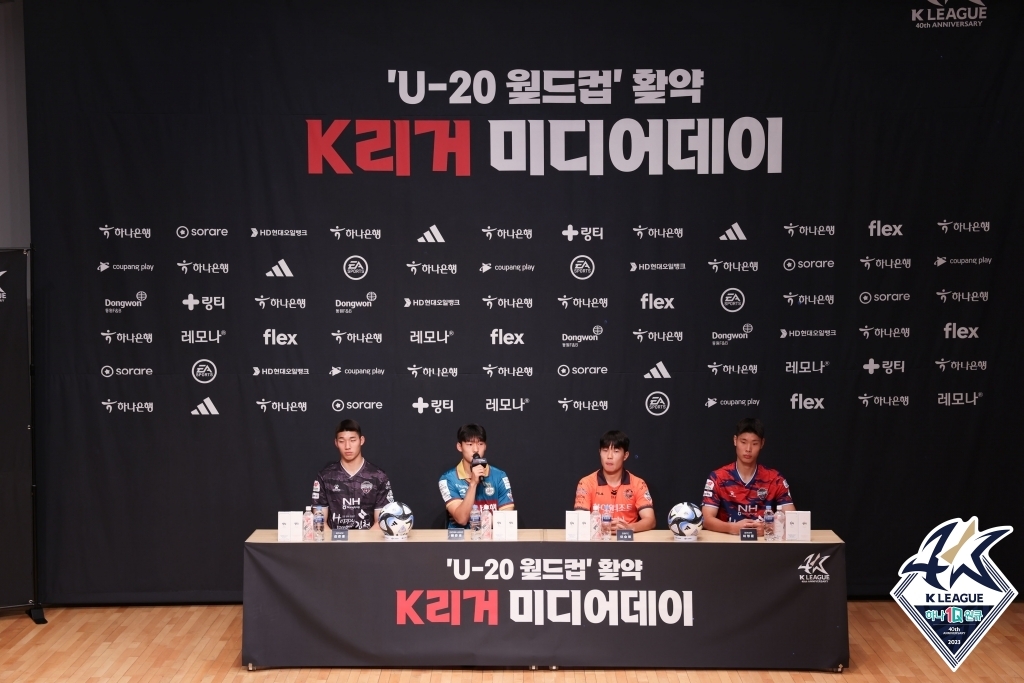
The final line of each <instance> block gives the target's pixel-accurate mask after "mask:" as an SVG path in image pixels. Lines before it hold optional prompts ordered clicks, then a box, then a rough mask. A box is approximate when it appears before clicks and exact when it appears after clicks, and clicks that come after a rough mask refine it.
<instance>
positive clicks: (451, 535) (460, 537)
mask: <svg viewBox="0 0 1024 683" xmlns="http://www.w3.org/2000/svg"><path fill="white" fill-rule="evenodd" d="M448 540H449V541H464V540H466V530H465V529H449V530H448Z"/></svg>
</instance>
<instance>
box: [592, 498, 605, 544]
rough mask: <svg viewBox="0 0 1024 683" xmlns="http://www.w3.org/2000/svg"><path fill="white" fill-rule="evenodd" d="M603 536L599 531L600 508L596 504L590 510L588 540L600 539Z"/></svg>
mask: <svg viewBox="0 0 1024 683" xmlns="http://www.w3.org/2000/svg"><path fill="white" fill-rule="evenodd" d="M602 537H603V534H602V532H601V508H599V507H598V506H597V505H595V506H594V508H593V509H592V510H591V511H590V540H591V541H600V540H601V538H602Z"/></svg>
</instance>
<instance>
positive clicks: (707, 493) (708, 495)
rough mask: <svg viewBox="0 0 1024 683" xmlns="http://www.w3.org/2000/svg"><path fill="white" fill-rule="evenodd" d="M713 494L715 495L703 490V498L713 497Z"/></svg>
mask: <svg viewBox="0 0 1024 683" xmlns="http://www.w3.org/2000/svg"><path fill="white" fill-rule="evenodd" d="M714 495H715V494H714V493H712V492H711V491H705V492H704V497H705V498H713V497H714Z"/></svg>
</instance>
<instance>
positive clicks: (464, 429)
mask: <svg viewBox="0 0 1024 683" xmlns="http://www.w3.org/2000/svg"><path fill="white" fill-rule="evenodd" d="M458 439H459V443H466V442H467V441H476V440H477V439H479V440H480V441H482V442H483V443H487V430H486V429H484V428H483V427H481V426H480V425H478V424H472V423H471V424H468V425H462V426H461V427H459V433H458Z"/></svg>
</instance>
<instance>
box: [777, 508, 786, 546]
mask: <svg viewBox="0 0 1024 683" xmlns="http://www.w3.org/2000/svg"><path fill="white" fill-rule="evenodd" d="M775 540H776V541H785V540H786V511H785V510H779V511H778V512H776V513H775Z"/></svg>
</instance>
